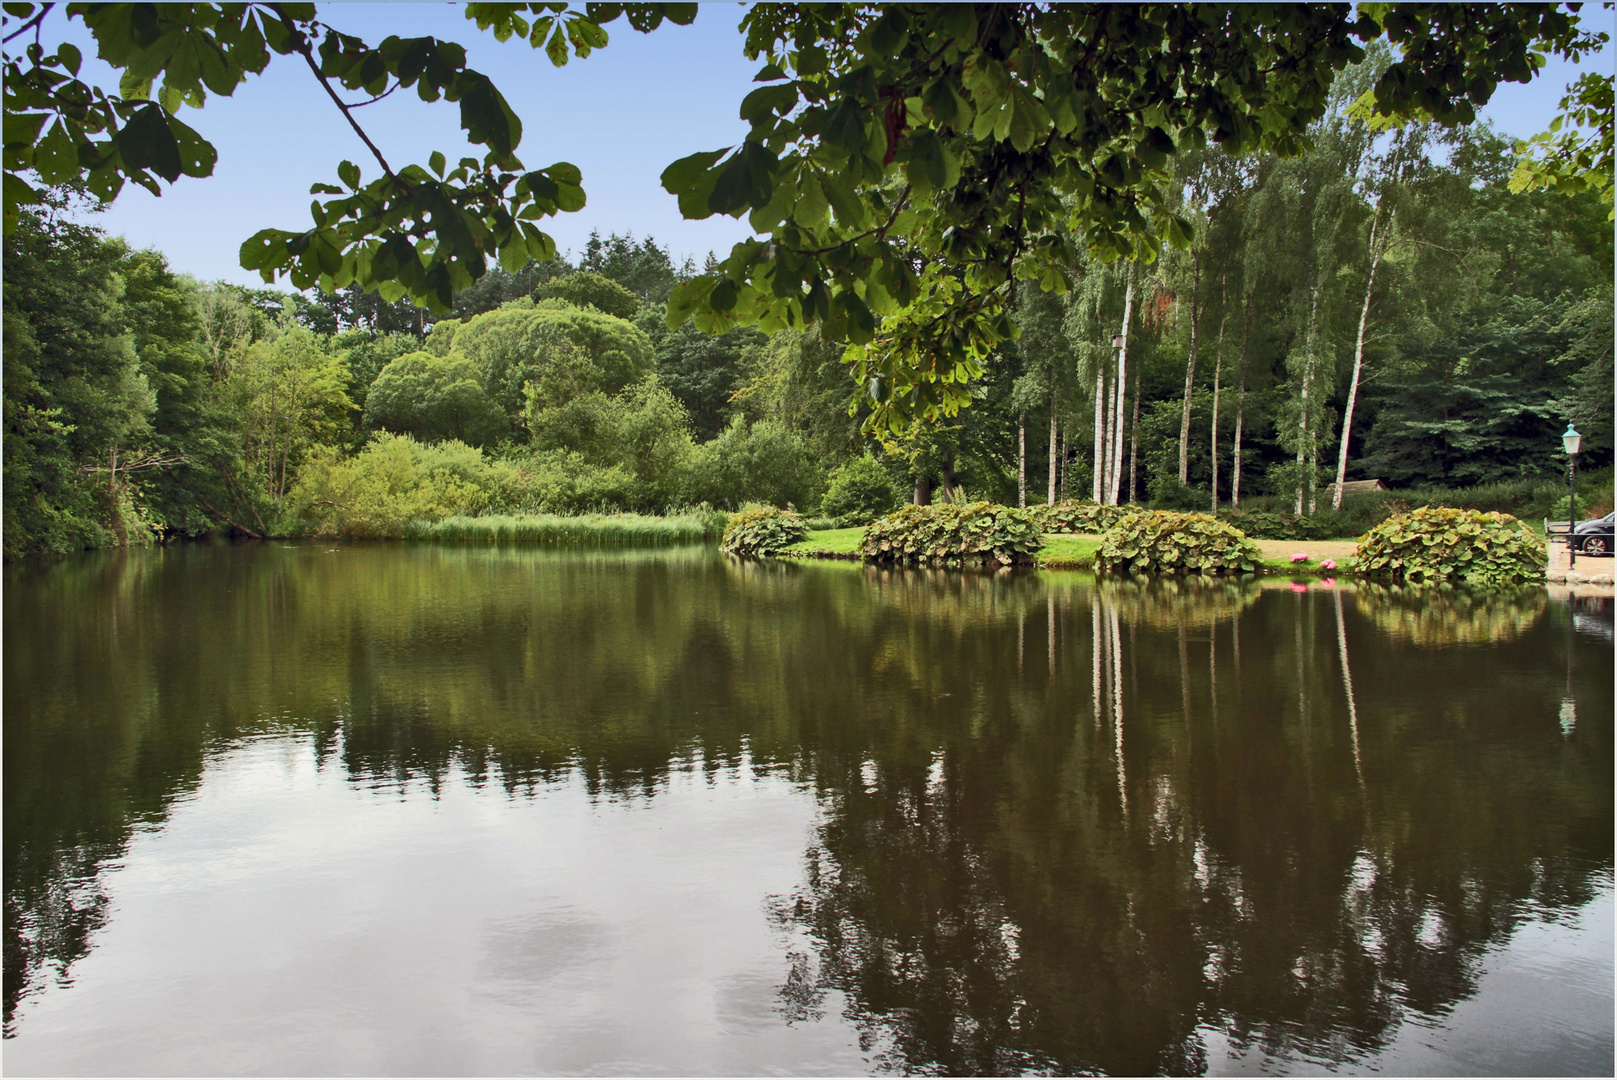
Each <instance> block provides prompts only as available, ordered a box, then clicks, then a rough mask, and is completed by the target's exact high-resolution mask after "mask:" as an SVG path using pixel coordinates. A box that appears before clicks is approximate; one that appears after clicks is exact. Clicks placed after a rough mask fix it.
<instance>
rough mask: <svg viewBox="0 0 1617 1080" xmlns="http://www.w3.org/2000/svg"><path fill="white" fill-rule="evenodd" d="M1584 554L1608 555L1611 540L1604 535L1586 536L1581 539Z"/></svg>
mask: <svg viewBox="0 0 1617 1080" xmlns="http://www.w3.org/2000/svg"><path fill="white" fill-rule="evenodd" d="M1583 553H1584V554H1585V555H1610V554H1611V541H1610V540H1608V539H1606V538H1605V537H1604V536H1588V537H1585V538H1584V541H1583Z"/></svg>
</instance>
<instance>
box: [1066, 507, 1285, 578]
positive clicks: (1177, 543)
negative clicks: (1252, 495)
mask: <svg viewBox="0 0 1617 1080" xmlns="http://www.w3.org/2000/svg"><path fill="white" fill-rule="evenodd" d="M1262 559H1263V555H1262V553H1261V552H1260V551H1259V550H1258V546H1257V545H1256V544H1254V543H1253V542H1252V541H1251V540H1249V539H1247V535H1246V533H1244V532H1242V531H1241V530H1240V529H1237V528H1236V527H1235V526H1233V525H1229V524H1227V523H1225V522H1222V521H1219V520H1218V519H1217V518H1215V517H1213V515H1211V514H1191V513H1181V512H1179V511H1175V510H1139V511H1136V512H1134V513H1131V514H1125V515H1124V516H1122V517H1121V518H1119V519H1118V520H1117V521H1116V522H1115V523H1113V525H1112V527H1111V528H1109V529H1107V530H1106V534H1105V536H1104V537H1102V541H1101V546H1100V550H1099V551H1097V552H1096V553H1095V565H1096V567H1097V568H1099V569H1101V570H1107V571H1112V572H1121V571H1133V572H1142V571H1143V572H1155V573H1164V574H1250V573H1252V572H1253V571H1255V570H1257V569H1258V566H1259V564H1260V563H1261V562H1262Z"/></svg>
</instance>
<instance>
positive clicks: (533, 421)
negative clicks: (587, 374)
mask: <svg viewBox="0 0 1617 1080" xmlns="http://www.w3.org/2000/svg"><path fill="white" fill-rule="evenodd" d="M542 394H543V390H542V389H541V388H540V387H539V385H538V384H537V383H530V384H529V386H528V406H527V408H526V409H525V410H524V411H523V414H522V416H523V423H524V424H526V425H527V427H528V430H529V431H530V432H531V433H532V436H533V445H534V447H535V448H536V449H538V450H541V451H551V452H553V453H560V454H564V455H565V454H572V455H576V459H574V460H577V461H579V462H581V463H583V464H585V465H588V466H590V467H593V468H595V469H600V470H607V471H611V470H617V471H618V474H619V475H621V476H623V477H627V478H628V479H629V485H628V487H627V488H626V489H620V491H619V493H618V495H617V496H616V497H621V498H622V499H624V500H625V501H624V502H621V503H617V505H618V506H620V507H621V508H622V509H632V510H642V511H644V510H660V509H663V508H664V507H666V506H668V505H670V504H671V503H674V502H676V501H679V495H680V491H681V487H682V485H683V482H684V477H685V475H686V470H687V468H688V462H689V460H690V458H691V454H692V452H693V447H692V443H691V437H690V432H689V430H688V427H687V424H686V420H685V412H684V410H683V409H682V408H681V407H680V404H679V402H678V401H677V400H676V399H675V398H674V396H673V395H672V394H670V393H669V392H668V391H667V390H666V389H664V388H663V387H662V386H661V384H659V383H658V382H657V379H656V377H655V376H653V377H651V378H648V379H645V380H643V381H641V382H638V383H635V384H633V385H631V386H628V387H625V388H624V389H623V390H622V391H621V392H619V393H617V394H615V395H612V396H608V395H606V394H604V393H602V392H601V391H599V390H592V391H589V392H587V393H584V394H580V395H578V396H576V397H573V398H571V399H567V400H564V401H562V402H561V403H560V404H555V405H550V404H546V402H545V399H544V398H543V397H542ZM560 460H566V459H558V458H555V457H552V458H551V462H552V463H558V462H559V461H560Z"/></svg>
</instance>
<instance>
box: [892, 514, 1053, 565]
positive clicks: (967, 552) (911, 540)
mask: <svg viewBox="0 0 1617 1080" xmlns="http://www.w3.org/2000/svg"><path fill="white" fill-rule="evenodd" d="M1043 546H1044V535H1043V532H1042V530H1041V529H1040V528H1039V523H1038V520H1037V519H1036V518H1035V517H1034V516H1033V515H1032V514H1031V513H1030V512H1028V511H1026V510H1017V509H1014V508H1012V507H1009V506H996V505H995V504H993V503H986V502H978V503H967V504H965V505H959V504H954V505H946V506H906V507H903V508H902V509H900V510H899V511H898V512H897V513H894V514H889V515H888V516H887V517H884V518H882V519H881V520H880V521H878V522H876V523H875V524H873V525H871V526H870V528H868V529H866V530H865V538H864V541H863V543H862V544H861V545H860V554H861V555H863V556H864V558H865V560H866V561H867V562H899V563H930V564H934V565H942V566H959V565H962V564H965V563H984V562H994V563H999V564H1001V565H1004V566H1011V565H1013V564H1017V563H1024V564H1025V563H1031V562H1033V561H1034V555H1035V554H1036V553H1037V552H1038V550H1039V549H1040V548H1041V547H1043Z"/></svg>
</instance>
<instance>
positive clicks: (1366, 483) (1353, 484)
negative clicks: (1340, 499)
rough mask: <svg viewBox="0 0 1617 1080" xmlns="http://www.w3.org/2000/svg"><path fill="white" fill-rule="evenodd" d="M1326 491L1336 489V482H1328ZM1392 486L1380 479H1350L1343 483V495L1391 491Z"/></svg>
mask: <svg viewBox="0 0 1617 1080" xmlns="http://www.w3.org/2000/svg"><path fill="white" fill-rule="evenodd" d="M1325 490H1326V491H1335V490H1336V485H1335V484H1327V485H1326V487H1325ZM1389 490H1391V489H1390V488H1388V487H1387V485H1386V484H1383V483H1382V482H1381V481H1380V480H1349V481H1347V482H1346V483H1345V484H1343V485H1342V494H1343V495H1363V494H1365V493H1366V492H1369V491H1389Z"/></svg>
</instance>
